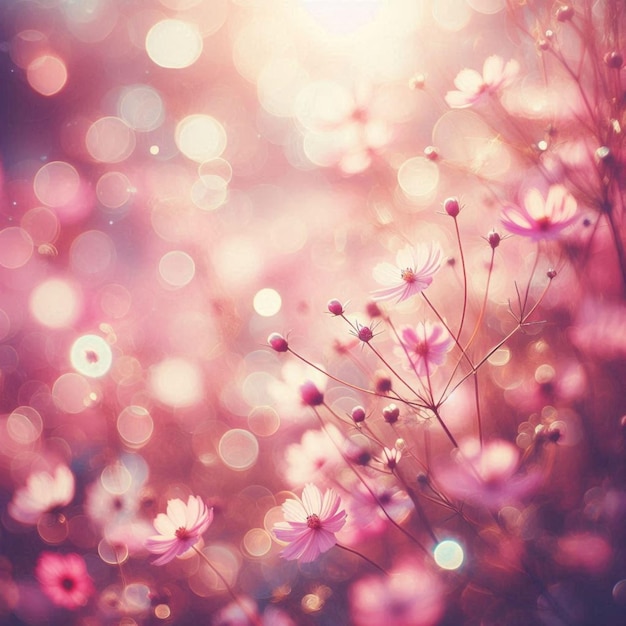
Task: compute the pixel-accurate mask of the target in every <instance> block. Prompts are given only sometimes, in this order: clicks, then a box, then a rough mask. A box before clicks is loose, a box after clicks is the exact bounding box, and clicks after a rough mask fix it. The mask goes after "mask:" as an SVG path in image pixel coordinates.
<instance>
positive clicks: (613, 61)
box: [604, 52, 624, 70]
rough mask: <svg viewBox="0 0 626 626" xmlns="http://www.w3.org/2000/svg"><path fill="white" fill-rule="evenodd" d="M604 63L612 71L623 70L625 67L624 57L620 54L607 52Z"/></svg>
mask: <svg viewBox="0 0 626 626" xmlns="http://www.w3.org/2000/svg"><path fill="white" fill-rule="evenodd" d="M604 63H605V64H606V65H607V67H610V68H611V69H612V70H621V69H622V65H624V57H623V56H622V55H621V54H620V53H619V52H607V53H606V54H605V55H604Z"/></svg>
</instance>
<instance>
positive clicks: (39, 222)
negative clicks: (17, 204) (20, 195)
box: [20, 206, 61, 246]
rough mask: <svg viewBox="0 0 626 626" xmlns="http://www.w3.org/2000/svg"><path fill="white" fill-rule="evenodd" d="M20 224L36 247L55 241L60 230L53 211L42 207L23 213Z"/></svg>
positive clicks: (57, 219)
mask: <svg viewBox="0 0 626 626" xmlns="http://www.w3.org/2000/svg"><path fill="white" fill-rule="evenodd" d="M20 224H21V226H22V228H23V229H24V230H25V231H26V232H27V233H28V234H29V235H30V237H31V239H32V240H33V243H34V244H35V245H37V246H39V245H41V244H43V243H50V242H52V241H55V240H56V238H57V237H58V236H59V232H60V230H61V227H60V225H59V218H58V217H57V216H56V214H55V213H54V211H51V210H50V209H48V208H46V207H43V206H40V207H35V208H34V209H31V210H30V211H27V212H26V213H24V215H23V216H22V219H21V221H20Z"/></svg>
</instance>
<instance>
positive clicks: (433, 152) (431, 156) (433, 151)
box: [424, 146, 439, 161]
mask: <svg viewBox="0 0 626 626" xmlns="http://www.w3.org/2000/svg"><path fill="white" fill-rule="evenodd" d="M424 156H425V157H426V158H427V159H428V160H429V161H436V160H437V159H438V158H439V150H437V148H435V146H426V147H425V148H424Z"/></svg>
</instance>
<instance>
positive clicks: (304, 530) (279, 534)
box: [274, 483, 346, 563]
mask: <svg viewBox="0 0 626 626" xmlns="http://www.w3.org/2000/svg"><path fill="white" fill-rule="evenodd" d="M340 506H341V498H340V497H339V496H338V495H337V494H336V493H335V491H334V490H333V489H328V490H327V491H326V492H325V493H324V496H323V497H322V492H321V491H320V490H319V489H318V488H317V487H316V486H315V485H313V484H311V483H309V484H308V485H306V486H305V487H304V489H303V490H302V500H300V499H297V500H286V501H285V502H284V503H283V506H282V509H283V514H284V516H285V521H284V522H278V523H276V524H274V536H275V537H276V539H278V540H279V541H286V542H288V544H289V545H288V546H287V547H286V548H285V549H284V550H283V551H282V552H281V553H280V555H281V556H282V557H283V558H284V559H288V560H294V559H299V560H300V561H302V562H303V563H310V562H311V561H314V560H315V559H316V558H317V557H318V556H319V555H320V554H322V553H323V552H326V551H328V550H330V549H331V548H332V547H333V546H334V545H335V544H336V543H337V541H336V539H335V533H336V532H339V531H340V530H341V528H342V527H343V525H344V524H345V523H346V512H345V510H344V509H340V508H339V507H340Z"/></svg>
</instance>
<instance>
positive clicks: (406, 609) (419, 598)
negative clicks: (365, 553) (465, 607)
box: [350, 563, 444, 626]
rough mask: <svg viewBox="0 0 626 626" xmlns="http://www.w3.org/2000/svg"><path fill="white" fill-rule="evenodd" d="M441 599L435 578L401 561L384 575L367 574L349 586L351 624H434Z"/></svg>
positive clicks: (358, 625)
mask: <svg viewBox="0 0 626 626" xmlns="http://www.w3.org/2000/svg"><path fill="white" fill-rule="evenodd" d="M443 601H444V598H443V588H442V585H441V583H440V582H439V580H438V579H437V578H435V577H434V576H433V575H432V574H430V573H428V572H427V571H425V570H424V568H423V567H422V566H420V565H418V564H417V563H404V564H403V565H401V566H399V567H396V568H394V570H392V571H391V572H390V574H389V576H386V577H384V578H382V577H380V576H368V577H367V578H363V579H361V580H359V581H358V582H357V583H355V584H354V585H353V586H352V588H351V589H350V608H351V616H352V621H353V623H354V624H355V626H380V625H381V624H389V625H390V626H391V625H393V626H434V624H437V623H438V621H439V619H440V617H441V615H442V614H443Z"/></svg>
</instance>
